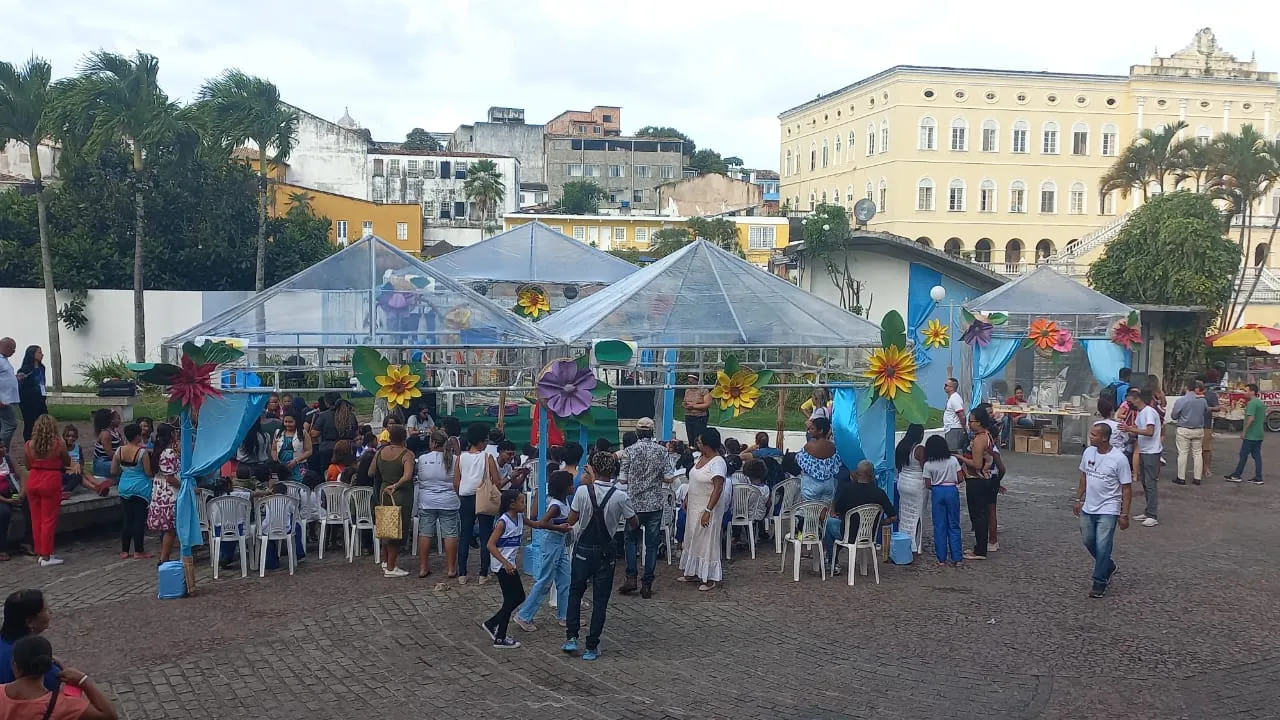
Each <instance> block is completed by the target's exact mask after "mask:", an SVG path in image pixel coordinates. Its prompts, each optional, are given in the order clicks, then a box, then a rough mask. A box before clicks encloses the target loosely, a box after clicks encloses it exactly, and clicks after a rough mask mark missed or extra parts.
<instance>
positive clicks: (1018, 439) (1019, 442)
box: [1013, 433, 1033, 453]
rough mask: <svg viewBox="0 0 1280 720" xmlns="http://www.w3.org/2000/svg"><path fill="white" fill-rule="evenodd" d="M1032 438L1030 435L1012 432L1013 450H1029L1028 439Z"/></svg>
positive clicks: (1020, 451) (1022, 451) (1021, 451)
mask: <svg viewBox="0 0 1280 720" xmlns="http://www.w3.org/2000/svg"><path fill="white" fill-rule="evenodd" d="M1032 439H1033V438H1032V437H1031V436H1030V435H1019V434H1017V433H1014V434H1013V451H1014V452H1019V453H1026V452H1031V449H1030V446H1029V444H1028V441H1029V440H1032Z"/></svg>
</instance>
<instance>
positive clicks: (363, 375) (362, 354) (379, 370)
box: [351, 345, 391, 394]
mask: <svg viewBox="0 0 1280 720" xmlns="http://www.w3.org/2000/svg"><path fill="white" fill-rule="evenodd" d="M390 366H391V363H389V362H387V359H386V358H384V357H382V353H379V352H378V351H377V350H374V349H373V348H371V347H365V346H363V345H361V346H360V347H358V348H356V350H355V352H353V353H351V370H352V372H354V373H355V375H356V380H358V381H359V382H360V387H362V388H364V390H365V392H369V393H374V394H376V393H377V392H378V376H379V375H385V374H386V372H387V368H388V367H390Z"/></svg>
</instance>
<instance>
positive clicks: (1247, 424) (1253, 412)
mask: <svg viewBox="0 0 1280 720" xmlns="http://www.w3.org/2000/svg"><path fill="white" fill-rule="evenodd" d="M1245 394H1246V395H1247V396H1248V398H1249V402H1248V403H1246V404H1245V406H1244V432H1243V433H1241V434H1240V438H1241V440H1240V460H1239V461H1238V462H1237V463H1236V469H1235V471H1234V472H1232V473H1231V474H1230V475H1228V476H1227V482H1237V483H1238V482H1241V477H1240V476H1241V475H1243V474H1244V466H1245V464H1246V463H1247V462H1248V461H1249V458H1253V468H1254V470H1253V479H1252V480H1250V481H1249V482H1251V483H1253V484H1254V485H1261V484H1262V428H1263V425H1265V424H1266V419H1267V406H1266V405H1264V404H1263V402H1262V398H1260V397H1258V386H1257V385H1254V384H1253V383H1249V384H1248V385H1246V386H1245Z"/></svg>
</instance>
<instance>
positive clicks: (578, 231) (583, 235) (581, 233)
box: [573, 225, 587, 240]
mask: <svg viewBox="0 0 1280 720" xmlns="http://www.w3.org/2000/svg"><path fill="white" fill-rule="evenodd" d="M573 239H574V240H586V239H587V229H586V228H584V227H582V226H581V225H574V226H573Z"/></svg>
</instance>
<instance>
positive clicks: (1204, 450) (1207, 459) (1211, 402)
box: [1197, 371, 1219, 476]
mask: <svg viewBox="0 0 1280 720" xmlns="http://www.w3.org/2000/svg"><path fill="white" fill-rule="evenodd" d="M1210 372H1212V371H1210ZM1214 377H1215V379H1214V381H1213V382H1216V375H1215V376H1214ZM1201 380H1202V381H1201V382H1200V384H1199V385H1198V386H1197V387H1198V388H1200V389H1201V395H1203V396H1204V404H1205V413H1204V440H1203V441H1202V443H1201V446H1200V454H1201V456H1203V458H1204V474H1205V475H1206V476H1208V475H1210V474H1211V473H1213V469H1212V468H1211V467H1210V463H1211V462H1212V461H1213V416H1214V414H1216V413H1217V412H1218V410H1219V405H1218V392H1217V391H1216V390H1214V389H1213V382H1211V381H1210V379H1209V375H1208V374H1206V375H1205V376H1204V377H1203V378H1202V379H1201Z"/></svg>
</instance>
